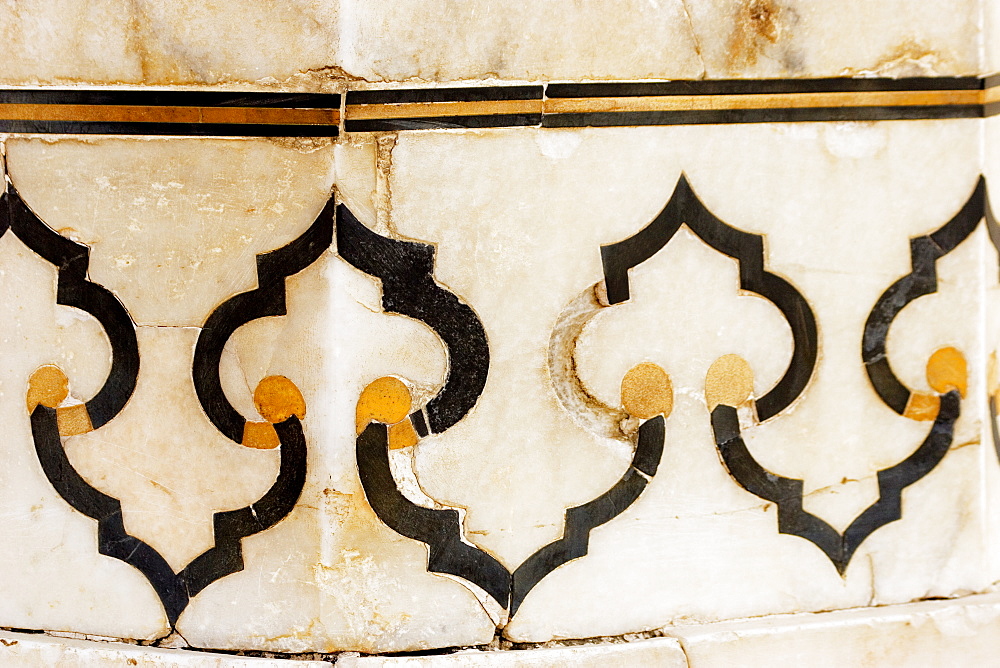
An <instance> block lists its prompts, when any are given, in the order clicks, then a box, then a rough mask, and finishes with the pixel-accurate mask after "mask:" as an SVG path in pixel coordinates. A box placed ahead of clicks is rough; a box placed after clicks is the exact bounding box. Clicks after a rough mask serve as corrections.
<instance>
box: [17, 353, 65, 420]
mask: <svg viewBox="0 0 1000 668" xmlns="http://www.w3.org/2000/svg"><path fill="white" fill-rule="evenodd" d="M68 396H69V379H68V378H66V374H64V373H63V372H62V369H60V368H59V367H57V366H55V365H54V364H46V365H45V366H40V367H38V368H37V369H36V370H35V372H34V373H33V374H31V378H30V379H28V396H27V401H28V413H29V414H30V413H32V412H33V411H34V410H35V406H37V405H38V404H41V405H43V406H46V407H48V408H55V407H56V406H58V405H59V404H61V403H62V402H64V401H65V400H66V397H68Z"/></svg>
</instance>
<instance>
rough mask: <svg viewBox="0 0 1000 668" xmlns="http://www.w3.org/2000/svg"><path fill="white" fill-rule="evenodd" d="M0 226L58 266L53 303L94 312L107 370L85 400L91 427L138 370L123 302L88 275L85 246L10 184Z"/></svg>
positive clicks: (109, 411) (121, 399) (117, 406)
mask: <svg viewBox="0 0 1000 668" xmlns="http://www.w3.org/2000/svg"><path fill="white" fill-rule="evenodd" d="M0 219H2V222H0V227H2V228H3V230H4V231H6V229H7V228H8V227H9V228H10V230H11V231H12V232H13V233H14V234H15V235H16V236H17V238H18V239H20V240H21V241H22V242H23V243H24V245H25V246H27V247H28V248H30V249H31V250H32V251H33V252H34V253H36V254H37V255H38V256H39V257H41V258H43V259H45V260H46V261H48V262H49V263H51V264H53V265H55V267H56V268H57V269H58V270H59V275H58V279H57V280H58V282H57V287H56V303H57V304H61V305H63V306H72V307H74V308H78V309H80V310H81V311H85V312H87V313H89V314H90V315H92V316H94V317H95V318H96V319H97V321H98V322H99V323H100V325H101V327H102V328H103V329H104V331H105V333H106V334H107V336H108V341H109V342H110V343H111V371H110V372H109V373H108V377H107V379H106V380H105V381H104V385H103V386H102V387H101V389H100V391H99V392H98V393H97V395H95V396H94V397H93V398H92V399H91V400H90V401H88V402H87V404H86V405H87V413H88V414H89V415H90V422H91V424H92V425H93V427H94V429H98V428H99V427H101V426H103V425H105V424H107V422H108V421H109V420H111V419H112V418H113V417H115V416H116V415H118V413H120V412H121V410H122V408H124V406H125V404H126V403H127V402H128V400H129V398H130V397H131V396H132V393H133V392H134V391H135V384H136V380H137V378H138V375H139V344H138V341H137V340H136V335H135V324H134V323H133V322H132V318H131V316H129V314H128V311H126V310H125V306H124V305H123V304H122V303H121V301H119V300H118V298H117V297H115V295H114V294H113V293H112V292H111V291H110V290H108V289H107V288H105V287H104V286H102V285H98V284H96V283H91V282H90V281H89V280H87V269H88V267H89V265H90V249H89V248H88V247H86V246H84V245H82V244H78V243H76V242H74V241H71V240H69V239H67V238H66V237H64V236H62V235H61V234H58V233H57V232H56V231H55V230H53V229H52V228H50V227H49V226H48V225H46V224H45V222H44V221H42V219H41V218H39V217H38V216H37V215H36V214H35V212H34V211H32V210H31V208H30V207H29V206H28V205H27V204H26V203H25V202H24V200H23V199H22V198H21V196H20V194H19V193H18V192H17V189H16V188H15V187H14V186H13V184H8V185H7V189H6V191H5V192H4V193H3V196H2V201H0Z"/></svg>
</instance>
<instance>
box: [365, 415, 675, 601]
mask: <svg viewBox="0 0 1000 668" xmlns="http://www.w3.org/2000/svg"><path fill="white" fill-rule="evenodd" d="M663 440H664V419H663V416H657V417H654V418H652V419H650V420H647V421H645V422H643V423H642V425H640V427H639V432H638V442H637V444H636V449H635V453H634V454H633V457H632V461H631V463H630V465H629V468H628V469H627V470H626V471H625V473H624V474H623V475H622V477H621V478H620V479H619V480H618V482H616V483H615V484H614V485H613V486H612V487H611V489H609V490H608V491H606V492H604V493H603V494H601V495H599V496H598V497H596V498H595V499H592V500H591V501H589V502H587V503H585V504H583V505H580V506H576V507H573V508H570V509H568V510H567V511H566V513H565V519H564V524H563V535H562V537H561V538H559V539H557V540H554V541H552V542H551V543H549V544H547V545H545V546H543V547H541V548H539V549H538V550H536V551H535V552H534V554H532V555H531V556H530V557H528V558H527V559H526V560H525V561H524V562H522V563H521V565H520V566H518V567H517V568H516V569H515V570H514V571H513V573H512V572H511V571H509V570H508V569H507V568H506V567H505V566H504V565H503V564H501V563H500V562H499V561H497V560H496V559H495V558H494V557H493V556H492V555H490V554H489V553H487V552H486V551H485V550H482V549H481V548H478V547H476V546H475V545H472V544H471V543H469V542H467V541H465V540H463V535H462V525H461V520H460V517H459V513H458V511H457V510H455V509H453V508H446V509H434V508H426V507H424V506H420V505H418V504H416V503H414V502H412V501H410V500H409V499H407V498H406V497H405V496H404V495H403V494H402V493H401V492H400V491H399V489H398V488H397V486H396V481H395V479H394V478H393V476H392V471H391V469H390V465H389V456H388V448H389V428H388V427H387V426H386V425H384V424H379V423H377V422H372V423H371V424H369V425H368V426H367V427H366V428H365V430H364V431H363V432H362V433H361V434H360V435H359V436H358V439H357V462H358V473H359V475H360V478H361V484H362V487H363V488H364V490H365V497H366V498H367V499H368V503H369V505H371V507H372V509H373V510H374V511H375V514H376V515H377V516H378V518H379V519H380V520H382V522H383V523H385V525H386V526H388V527H389V528H390V529H392V530H393V531H395V532H396V533H398V534H400V535H403V536H406V537H407V538H411V539H413V540H418V541H420V542H422V543H424V544H426V545H427V547H428V550H429V555H428V560H427V570H428V571H430V572H432V573H444V574H448V575H455V576H457V577H460V578H463V579H465V580H467V581H469V582H471V583H472V584H475V585H476V586H478V587H479V588H481V589H482V590H483V591H485V592H486V593H487V594H489V596H490V597H492V598H493V599H494V600H495V601H496V602H497V603H499V604H500V606H501V607H503V608H504V609H506V610H507V611H508V613H509V616H510V617H513V616H514V615H515V614H516V613H517V611H518V609H519V608H520V606H521V603H523V602H524V599H525V597H526V596H527V595H528V594H529V593H530V592H531V590H532V589H533V588H534V587H535V585H537V584H538V583H539V582H541V581H542V579H543V578H544V577H545V576H547V575H548V574H549V573H551V572H552V571H554V570H555V569H556V568H558V567H559V566H562V565H563V564H566V563H568V562H570V561H572V560H574V559H579V558H580V557H584V556H586V555H587V551H588V549H589V543H590V532H591V531H592V530H593V529H595V528H596V527H598V526H600V525H602V524H605V523H607V522H610V521H611V520H613V519H614V518H616V517H618V516H619V515H621V514H622V513H623V512H625V510H627V509H628V508H629V507H630V506H631V505H632V504H633V503H634V502H635V501H636V499H638V498H639V495H640V494H642V491H643V490H644V489H645V488H646V485H647V484H648V483H649V480H650V479H651V478H652V477H653V476H654V475H656V470H657V468H658V466H659V463H660V457H661V455H662V454H663Z"/></svg>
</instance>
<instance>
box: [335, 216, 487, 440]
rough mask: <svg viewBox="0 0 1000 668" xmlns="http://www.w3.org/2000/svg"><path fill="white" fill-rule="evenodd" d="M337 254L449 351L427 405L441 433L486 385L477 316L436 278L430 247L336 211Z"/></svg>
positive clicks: (385, 303)
mask: <svg viewBox="0 0 1000 668" xmlns="http://www.w3.org/2000/svg"><path fill="white" fill-rule="evenodd" d="M337 253H338V254H339V255H340V257H342V258H343V259H345V260H346V261H347V262H349V263H350V264H351V265H352V266H354V267H355V268H356V269H359V270H361V271H363V272H364V273H366V274H368V275H369V276H374V277H376V278H379V279H381V281H382V307H383V308H384V309H385V310H386V311H388V312H390V313H398V314H400V315H405V316H407V317H410V318H415V319H417V320H420V321H421V322H424V323H426V324H427V325H428V326H429V327H430V328H431V329H433V330H434V331H435V332H437V334H438V336H440V337H441V340H442V341H443V342H444V345H445V348H446V349H447V351H448V376H447V378H446V379H445V383H444V387H443V388H441V391H440V392H439V393H438V394H437V396H435V397H434V398H433V399H431V400H430V402H428V404H427V406H426V407H425V411H426V413H427V423H428V428H429V430H430V431H431V432H432V433H440V432H443V431H444V430H446V429H448V428H449V427H451V426H452V425H453V424H455V423H456V422H458V421H459V420H461V419H462V418H463V417H465V414H466V413H468V412H469V411H470V410H472V407H473V406H475V405H476V401H477V400H478V399H479V395H480V394H482V392H483V388H484V387H485V386H486V375H487V373H488V372H489V368H490V348H489V344H488V343H487V342H486V331H485V330H484V329H483V324H482V322H480V320H479V317H478V316H477V315H476V313H475V312H474V311H473V310H472V309H471V308H470V307H469V306H468V305H467V304H465V303H463V302H462V301H461V300H459V298H458V297H457V296H456V295H454V294H453V293H451V292H449V291H448V290H446V289H444V288H443V287H441V286H440V285H438V284H437V282H435V280H434V274H433V272H434V247H433V246H429V245H427V244H422V243H417V242H415V241H400V240H396V239H390V238H388V237H383V236H381V235H378V234H376V233H375V232H372V231H371V230H369V229H368V228H367V227H365V226H364V225H362V224H361V222H360V221H358V219H357V218H355V217H354V214H353V213H351V211H350V210H349V209H348V208H347V207H346V206H344V205H342V204H341V205H340V206H338V207H337Z"/></svg>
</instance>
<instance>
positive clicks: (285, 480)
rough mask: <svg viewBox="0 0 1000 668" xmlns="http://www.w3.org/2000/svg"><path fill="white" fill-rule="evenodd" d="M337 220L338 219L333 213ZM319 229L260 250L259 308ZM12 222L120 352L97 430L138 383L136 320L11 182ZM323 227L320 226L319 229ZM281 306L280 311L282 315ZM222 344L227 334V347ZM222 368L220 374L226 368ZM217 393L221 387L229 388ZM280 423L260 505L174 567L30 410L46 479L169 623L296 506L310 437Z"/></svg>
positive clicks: (50, 418)
mask: <svg viewBox="0 0 1000 668" xmlns="http://www.w3.org/2000/svg"><path fill="white" fill-rule="evenodd" d="M330 219H331V221H332V216H330ZM321 227H322V226H321V225H319V221H318V220H317V223H314V224H313V227H311V228H310V231H309V232H307V233H306V234H304V235H303V236H302V237H300V238H299V239H297V240H296V241H294V242H292V243H291V244H289V245H288V246H285V247H284V248H282V249H279V250H277V251H273V252H271V253H266V254H263V255H260V256H258V258H257V264H258V277H259V280H260V282H261V284H262V285H264V286H265V290H264V291H263V292H264V294H265V295H266V296H268V297H271V301H270V302H267V301H264V300H261V301H262V302H263V304H264V305H261V304H260V303H258V304H256V306H257V308H263V309H266V308H267V307H272V308H273V304H274V302H275V301H277V302H278V303H279V304H280V306H281V308H282V309H283V307H284V277H285V276H287V275H290V274H293V273H297V272H298V271H301V269H302V268H304V266H307V265H308V264H310V263H311V262H312V260H309V259H308V258H309V257H310V253H311V252H312V251H313V244H314V243H315V242H316V237H317V236H318V237H320V241H321V240H322V230H321ZM327 227H328V230H327V242H326V246H323V248H321V249H320V251H319V252H322V250H323V249H325V248H326V247H329V244H330V240H332V225H330V224H328V226H327ZM8 228H9V229H11V231H12V232H13V233H14V234H15V235H17V237H18V238H19V239H21V241H22V242H24V244H25V245H26V246H28V248H30V249H31V250H32V251H34V252H35V253H37V254H38V255H39V256H41V257H42V258H44V259H45V260H47V261H48V262H50V263H51V264H53V265H55V266H56V267H57V268H58V269H59V274H58V284H57V292H56V295H57V296H56V302H57V303H58V304H62V305H65V306H72V307H75V308H79V309H81V310H83V311H85V312H87V313H89V314H90V315H92V316H94V317H95V318H96V319H97V320H98V322H99V323H100V324H101V327H102V328H103V329H104V331H105V333H106V334H107V336H108V340H109V341H110V343H111V351H112V363H111V371H110V372H109V374H108V378H107V379H106V380H105V382H104V385H103V386H102V388H101V390H100V391H99V392H98V393H97V395H96V396H95V397H94V398H93V399H91V400H90V401H88V402H86V404H85V405H86V409H87V413H88V415H89V416H90V421H91V425H92V426H93V428H94V429H95V430H96V429H98V428H100V427H102V426H103V425H105V424H107V422H109V421H110V420H111V419H112V418H114V417H115V416H116V415H118V413H120V412H121V410H122V409H123V408H124V406H125V404H126V403H127V402H128V400H129V399H130V398H131V396H132V393H133V392H134V390H135V386H136V382H137V378H138V373H139V348H138V342H137V340H136V332H135V324H134V323H133V322H132V319H131V317H130V316H129V314H128V311H126V309H125V307H124V305H123V304H122V303H121V301H119V300H118V298H117V297H115V295H114V294H113V293H112V292H111V291H110V290H108V289H107V288H105V287H103V286H101V285H98V284H96V283H92V282H90V281H89V280H87V270H88V266H89V262H90V249H89V248H88V247H87V246H84V245H82V244H77V243H75V242H73V241H71V240H69V239H67V238H66V237H63V236H62V235H60V234H58V233H56V232H55V231H54V230H52V229H51V228H50V227H49V226H48V225H46V224H45V222H44V221H42V219H41V218H39V217H38V216H37V215H36V214H35V213H34V212H33V211H32V210H31V209H30V208H29V207H28V206H27V204H25V202H24V201H23V199H22V198H21V197H20V195H19V194H18V193H17V191H16V189H15V188H14V187H13V185H8V187H7V189H6V191H5V192H4V193H3V196H2V200H0V230H2V231H0V235H2V233H4V232H6V230H7V229H8ZM315 229H320V231H319V232H318V233H317V232H315V231H314V230H315ZM316 256H317V257H318V253H316ZM313 259H315V258H313ZM307 260H308V261H307ZM303 262H306V264H302V263H303ZM288 270H291V271H288ZM286 271H287V273H285V272H286ZM275 284H276V285H277V286H278V288H279V289H280V291H281V298H280V299H278V300H275V299H274V288H273V286H274V285H275ZM255 292H256V293H258V295H259V294H260V290H258V291H252V292H251V293H245V294H253V293H255ZM239 296H241V295H237V297H239ZM234 299H235V298H234ZM230 301H231V300H230ZM226 303H227V304H228V303H229V302H228V301H227V302H226ZM283 313H284V311H283V310H282V313H280V314H278V315H282V314H283ZM268 314H269V315H270V314H271V313H268ZM213 315H214V314H213ZM240 315H243V314H240ZM257 317H261V316H257ZM210 319H211V318H210ZM249 319H253V318H249ZM249 319H248V320H249ZM227 322H229V321H227ZM244 322H246V321H244ZM240 324H242V323H240ZM237 326H238V325H237ZM233 329H235V327H233ZM213 333H214V332H213ZM230 333H231V332H230ZM202 334H204V331H203V332H202ZM209 338H211V337H209ZM200 340H201V337H199V341H200ZM224 344H225V340H223V341H222V344H221V345H224ZM221 345H220V348H219V352H220V354H221ZM209 349H210V348H209ZM215 369H216V380H217V379H218V376H217V372H218V365H216V367H215ZM196 388H197V383H196ZM219 391H220V393H221V387H220V389H219ZM203 405H204V404H203ZM275 430H276V431H277V433H278V437H279V442H280V444H281V447H280V453H281V454H280V469H279V472H278V476H277V478H276V479H275V482H274V483H273V484H272V485H271V487H270V488H269V490H268V491H267V492H266V493H265V495H264V496H263V497H261V498H260V499H259V500H258V501H256V502H255V503H253V504H251V505H249V506H246V507H244V508H240V509H238V510H232V511H225V512H218V513H215V514H214V516H213V524H214V529H215V546H213V547H212V548H210V549H209V550H206V551H205V552H204V553H202V554H201V555H200V556H198V557H197V558H195V559H194V560H193V561H192V562H191V563H189V564H188V565H187V566H186V567H185V568H184V569H183V570H182V571H181V572H180V573H176V574H175V573H174V572H173V570H172V569H171V568H170V566H169V565H168V564H167V562H166V560H164V559H163V557H162V556H161V555H160V554H159V553H158V552H157V551H156V550H155V549H153V548H152V547H151V546H149V545H148V544H147V543H145V542H143V541H141V540H139V539H138V538H135V537H134V536H131V535H129V533H128V532H127V531H126V530H125V526H124V523H123V519H122V508H121V502H120V501H119V500H118V499H115V498H114V497H111V496H108V495H106V494H104V493H102V492H100V491H99V490H97V489H95V488H94V487H92V486H91V485H90V484H89V483H87V482H86V481H85V480H84V479H83V477H82V476H80V474H79V473H78V472H77V471H76V470H75V469H74V468H73V466H72V464H71V463H70V461H69V459H68V457H67V456H66V452H65V449H64V447H63V443H62V439H61V438H60V435H59V428H58V421H57V413H56V410H55V409H51V408H47V407H45V406H42V405H38V406H36V407H35V409H34V411H33V412H32V414H31V432H32V438H33V440H34V443H35V452H36V454H37V457H38V461H39V464H40V465H41V467H42V471H43V472H44V474H45V477H46V478H47V479H48V481H49V483H50V484H51V485H52V487H53V488H54V489H55V490H56V492H57V493H58V494H59V496H61V497H62V498H63V500H64V501H66V502H67V503H68V504H69V505H70V506H71V507H72V508H74V509H75V510H77V511H79V512H81V513H83V514H84V515H86V516H88V517H90V518H92V519H95V520H97V523H98V524H97V535H98V552H99V553H100V554H103V555H105V556H108V557H113V558H115V559H119V560H121V561H123V562H125V563H127V564H129V565H130V566H132V567H134V568H135V569H137V570H138V571H139V572H141V573H142V574H143V576H145V578H146V579H147V581H149V583H150V585H151V586H152V587H153V590H154V591H155V592H156V595H157V596H158V597H159V599H160V601H161V603H162V604H163V609H164V612H165V613H166V615H167V620H168V621H169V623H170V627H171V628H173V627H174V626H175V625H176V623H177V619H178V618H179V617H180V615H181V613H182V612H183V611H184V609H185V608H186V606H187V604H188V602H189V601H190V599H191V598H192V597H194V596H196V595H197V594H198V593H199V592H200V591H201V590H202V589H204V588H205V587H207V586H208V585H210V584H211V583H213V582H215V581H216V580H219V579H220V578H223V577H225V576H227V575H231V574H232V573H236V572H238V571H241V570H243V567H244V564H243V552H242V546H241V544H240V541H241V540H242V539H243V538H246V537H247V536H250V535H253V534H256V533H260V532H261V531H264V530H265V529H268V528H270V527H271V526H274V525H275V524H276V523H277V522H279V521H280V520H281V519H283V518H284V517H285V516H287V515H288V513H290V512H291V510H292V509H293V508H294V507H295V503H296V502H297V500H298V498H299V495H300V493H301V491H302V488H303V486H304V484H305V471H306V443H305V437H304V436H303V434H302V427H301V424H300V423H299V420H298V418H295V417H292V418H290V419H288V420H286V421H284V422H282V423H279V424H276V425H275ZM240 437H241V438H242V424H241V425H240ZM237 442H239V441H237Z"/></svg>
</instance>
